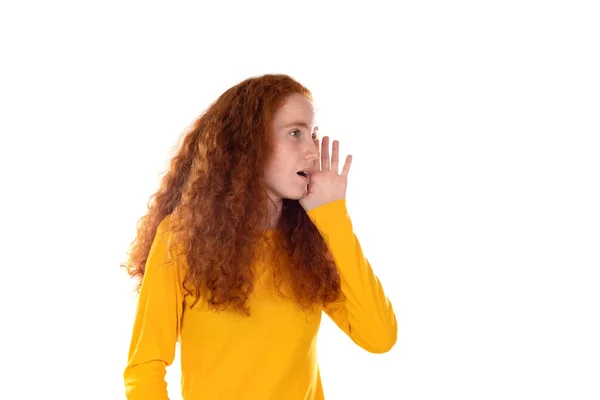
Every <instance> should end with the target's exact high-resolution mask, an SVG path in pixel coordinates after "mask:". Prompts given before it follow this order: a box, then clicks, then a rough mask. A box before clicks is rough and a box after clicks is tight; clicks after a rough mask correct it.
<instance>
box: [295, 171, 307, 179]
mask: <svg viewBox="0 0 600 400" xmlns="http://www.w3.org/2000/svg"><path fill="white" fill-rule="evenodd" d="M297 174H298V176H300V177H302V178H304V179H306V180H308V177H309V176H310V174H309V173H308V171H298V172H297Z"/></svg>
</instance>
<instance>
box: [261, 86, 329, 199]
mask: <svg viewBox="0 0 600 400" xmlns="http://www.w3.org/2000/svg"><path fill="white" fill-rule="evenodd" d="M317 130H318V128H317V126H316V125H315V111H314V106H313V104H312V102H311V101H310V100H309V99H308V98H306V97H305V96H303V95H301V94H292V95H290V96H288V97H287V98H286V100H285V101H284V103H283V105H282V106H281V107H280V108H279V110H277V112H276V113H275V116H274V120H273V127H272V131H271V135H272V138H273V143H274V147H273V153H272V154H271V158H270V160H269V163H268V165H267V167H266V169H265V183H266V186H267V194H268V196H269V198H271V200H273V201H274V202H275V203H279V202H281V200H282V199H292V200H298V199H300V198H301V197H303V196H304V194H305V193H306V188H307V185H308V182H309V178H308V175H310V172H311V171H312V170H314V169H317V168H318V167H319V165H318V162H319V150H318V149H317V147H316V146H315V142H314V140H315V139H316V138H317ZM306 172H308V174H306Z"/></svg>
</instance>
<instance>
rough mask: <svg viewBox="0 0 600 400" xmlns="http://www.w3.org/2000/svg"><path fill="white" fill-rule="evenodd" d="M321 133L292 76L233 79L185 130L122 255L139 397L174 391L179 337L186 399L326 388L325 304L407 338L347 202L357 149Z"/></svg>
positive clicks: (335, 315) (308, 98)
mask: <svg viewBox="0 0 600 400" xmlns="http://www.w3.org/2000/svg"><path fill="white" fill-rule="evenodd" d="M319 142H320V141H319V139H318V137H317V127H316V126H315V115H314V108H313V104H312V95H311V93H310V91H309V90H308V89H307V88H305V87H304V86H302V85H301V84H300V83H298V82H297V81H295V80H294V79H292V78H290V77H289V76H287V75H264V76H260V77H254V78H250V79H247V80H245V81H243V82H241V83H239V84H238V85H236V86H234V87H232V88H230V89H229V90H227V91H226V92H225V93H223V94H222V95H221V96H220V97H219V98H218V99H217V100H216V101H215V102H214V103H213V104H212V105H211V106H210V107H209V108H208V109H207V110H206V111H205V112H204V114H203V115H201V116H200V118H199V119H198V120H197V121H196V122H195V124H194V125H193V126H192V127H191V129H190V130H189V131H188V132H187V133H186V134H185V135H184V138H183V142H182V143H181V145H180V146H179V150H178V152H177V153H176V155H175V156H174V157H173V159H172V161H171V163H170V167H169V169H168V172H167V173H166V175H165V176H164V178H163V180H162V183H161V185H160V188H159V190H158V191H157V193H155V194H154V195H153V196H152V198H151V201H150V202H149V210H148V213H147V214H146V215H145V216H144V217H143V218H142V219H141V220H140V221H139V223H138V232H137V238H136V240H135V241H134V242H133V243H132V245H131V248H130V251H129V260H128V262H127V263H126V264H124V265H123V266H124V267H126V268H127V271H128V273H129V274H130V275H131V276H132V277H135V278H137V279H138V286H137V290H138V291H139V299H138V305H137V310H136V316H135V322H134V325H133V335H132V338H131V346H130V349H129V358H128V363H127V366H126V368H125V372H124V378H125V386H126V393H127V398H128V399H131V400H142V399H143V400H153V399H157V400H158V399H168V396H167V385H166V381H165V373H166V369H165V368H166V367H167V366H168V365H171V363H172V362H173V360H174V357H175V346H176V342H177V341H179V343H180V350H181V372H182V382H181V384H182V394H183V398H184V399H185V400H212V399H261V400H262V399H278V400H279V399H282V400H283V399H285V400H295V399H311V400H312V399H323V389H322V386H321V378H320V374H319V367H318V362H317V332H318V329H319V324H320V321H321V316H322V312H325V313H326V314H327V315H328V316H329V317H330V318H331V319H332V320H333V321H334V322H335V323H336V324H337V325H338V326H339V327H340V329H341V330H342V331H344V332H345V333H346V334H347V335H348V336H349V337H350V338H351V339H352V340H353V341H354V342H355V343H356V344H358V345H359V346H361V347H362V348H364V349H366V350H367V351H370V352H373V353H383V352H386V351H388V350H390V349H391V348H392V346H393V345H394V344H395V342H396V336H397V323H396V317H395V315H394V311H393V309H392V305H391V304H390V302H389V300H388V299H387V298H386V296H385V293H384V291H383V289H382V286H381V284H380V282H379V280H378V278H377V277H376V276H375V274H374V273H373V270H372V269H371V266H370V264H369V262H368V261H367V259H366V258H365V256H364V255H363V252H362V250H361V247H360V244H359V242H358V239H357V238H356V235H355V234H354V232H353V228H352V223H351V220H350V218H349V216H348V212H347V208H346V200H345V195H346V185H347V178H348V172H349V170H350V164H351V161H352V158H351V156H348V157H347V158H346V160H345V162H344V165H343V166H342V167H341V171H340V165H339V164H340V162H339V161H340V160H339V142H338V141H333V143H332V151H331V154H330V150H329V138H328V137H324V138H323V140H322V142H321V143H319ZM319 144H320V149H319Z"/></svg>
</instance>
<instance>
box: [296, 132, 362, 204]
mask: <svg viewBox="0 0 600 400" xmlns="http://www.w3.org/2000/svg"><path fill="white" fill-rule="evenodd" d="M315 146H317V148H319V139H316V140H315ZM339 158H340V142H339V141H337V140H334V141H333V146H332V151H331V158H330V156H329V137H328V136H325V137H323V142H322V143H321V167H320V168H318V167H317V168H316V169H315V170H314V171H312V172H311V174H310V178H309V183H308V190H307V192H306V194H305V195H304V197H302V198H301V199H300V200H299V202H300V205H301V206H302V207H303V208H304V210H306V211H309V210H311V209H313V208H315V207H319V206H321V205H323V204H326V203H330V202H332V201H335V200H343V199H345V198H346V187H347V186H348V172H349V171H350V165H351V164H352V155H350V154H349V155H348V156H347V157H346V161H345V162H344V167H343V168H342V172H341V173H338V171H339Z"/></svg>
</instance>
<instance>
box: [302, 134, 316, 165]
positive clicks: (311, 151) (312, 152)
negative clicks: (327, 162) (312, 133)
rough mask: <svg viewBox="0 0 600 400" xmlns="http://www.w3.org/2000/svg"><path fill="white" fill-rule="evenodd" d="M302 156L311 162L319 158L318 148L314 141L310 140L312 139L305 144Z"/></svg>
mask: <svg viewBox="0 0 600 400" xmlns="http://www.w3.org/2000/svg"><path fill="white" fill-rule="evenodd" d="M304 158H305V159H306V160H310V161H312V162H315V161H317V160H318V159H319V149H318V148H317V146H315V143H314V142H313V141H312V139H311V140H310V143H308V144H307V145H306V149H305V151H304Z"/></svg>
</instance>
